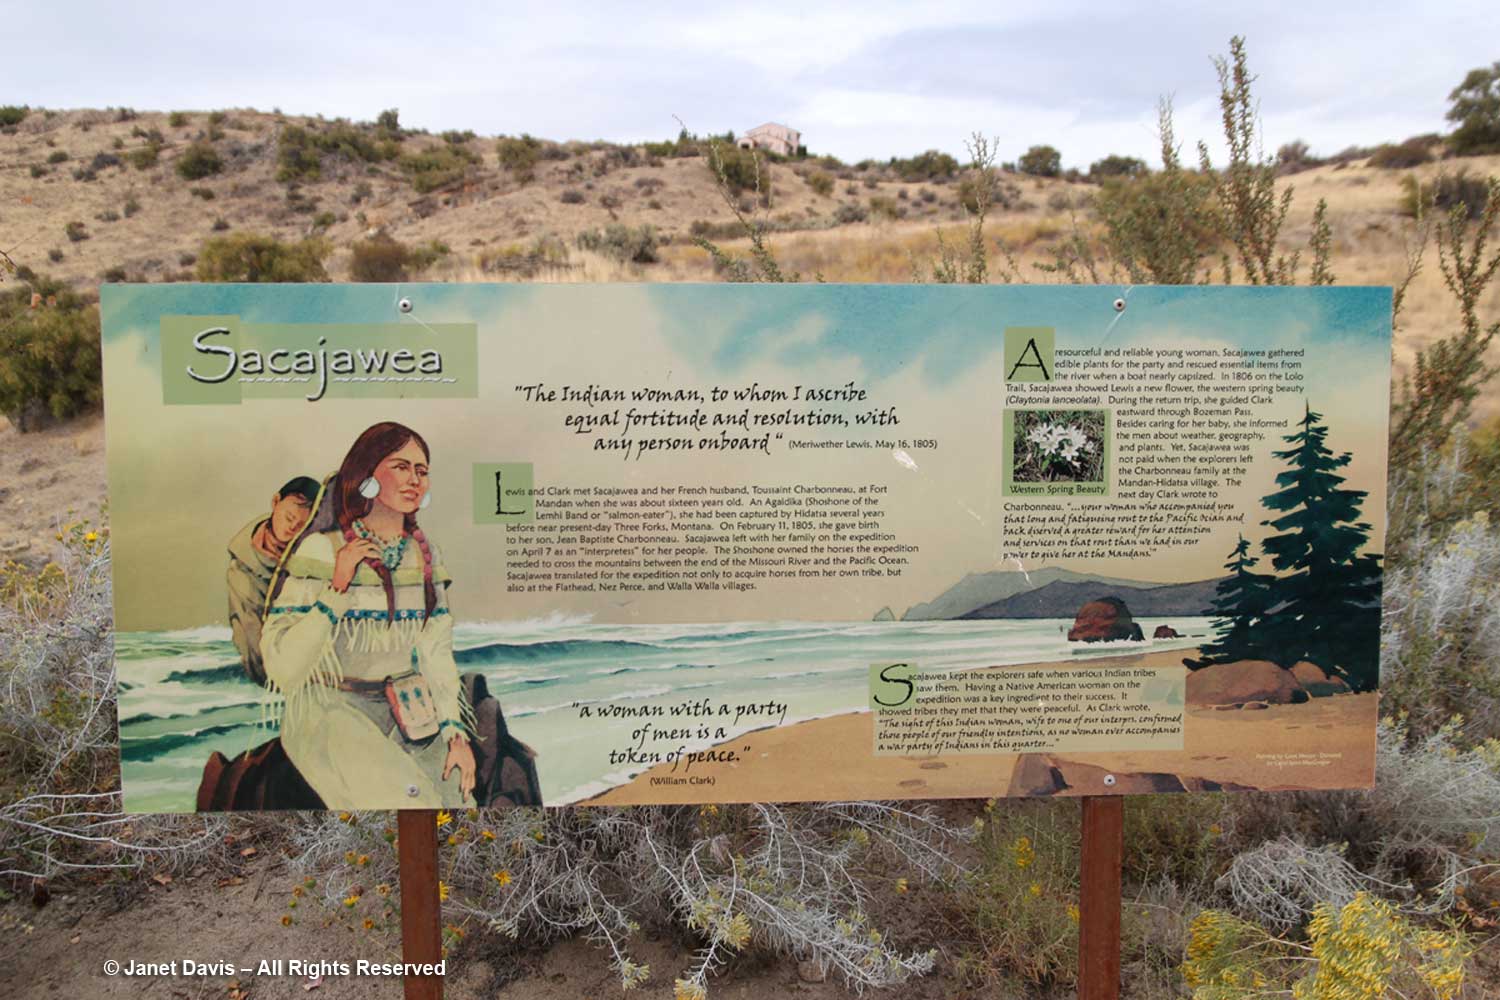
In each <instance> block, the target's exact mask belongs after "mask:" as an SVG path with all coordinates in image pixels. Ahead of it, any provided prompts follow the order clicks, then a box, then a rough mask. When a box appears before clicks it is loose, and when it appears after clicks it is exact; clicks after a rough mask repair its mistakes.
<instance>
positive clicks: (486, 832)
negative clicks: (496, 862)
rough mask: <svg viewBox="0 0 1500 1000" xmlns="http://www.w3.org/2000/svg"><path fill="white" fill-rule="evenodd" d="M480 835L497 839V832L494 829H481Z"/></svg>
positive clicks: (487, 838) (486, 838) (488, 838)
mask: <svg viewBox="0 0 1500 1000" xmlns="http://www.w3.org/2000/svg"><path fill="white" fill-rule="evenodd" d="M479 835H480V836H481V837H483V838H484V839H485V840H494V839H495V832H494V831H493V830H480V831H479Z"/></svg>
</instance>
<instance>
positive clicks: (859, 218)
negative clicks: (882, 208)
mask: <svg viewBox="0 0 1500 1000" xmlns="http://www.w3.org/2000/svg"><path fill="white" fill-rule="evenodd" d="M869 217H870V213H869V212H867V211H866V210H865V207H864V206H863V205H861V204H859V203H858V202H853V201H846V202H844V203H843V204H841V205H839V207H838V208H835V209H834V210H833V221H834V222H837V223H838V224H839V225H841V226H847V225H849V224H850V223H853V222H864V221H865V220H866V219H868V218H869Z"/></svg>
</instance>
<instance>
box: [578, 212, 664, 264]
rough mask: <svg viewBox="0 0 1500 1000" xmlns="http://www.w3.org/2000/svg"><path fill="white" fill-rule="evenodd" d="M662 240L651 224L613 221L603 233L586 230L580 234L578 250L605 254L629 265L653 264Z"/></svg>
mask: <svg viewBox="0 0 1500 1000" xmlns="http://www.w3.org/2000/svg"><path fill="white" fill-rule="evenodd" d="M660 243H661V240H660V239H659V238H658V236H657V234H656V227H655V226H653V225H651V224H650V223H646V224H645V225H641V226H627V225H625V224H623V223H619V222H612V223H610V224H609V225H607V226H605V227H604V228H603V229H602V230H599V229H586V230H584V231H583V232H581V233H579V234H578V248H579V249H580V250H589V251H592V252H594V253H600V254H603V255H604V256H606V257H611V258H613V259H615V260H618V261H620V262H621V263H626V264H654V263H656V261H657V260H658V257H657V254H656V248H657V247H658V246H659V245H660Z"/></svg>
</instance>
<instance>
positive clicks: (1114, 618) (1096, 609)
mask: <svg viewBox="0 0 1500 1000" xmlns="http://www.w3.org/2000/svg"><path fill="white" fill-rule="evenodd" d="M1120 639H1129V640H1131V641H1133V642H1145V641H1146V637H1145V635H1143V634H1142V633H1141V627H1140V626H1139V625H1137V624H1136V622H1135V619H1133V618H1131V617H1130V609H1129V608H1127V607H1126V606H1125V602H1124V601H1122V600H1120V599H1119V598H1118V597H1104V598H1100V599H1099V600H1097V601H1089V602H1088V603H1087V604H1085V605H1084V606H1083V607H1081V608H1079V609H1078V615H1077V617H1076V618H1074V619H1073V627H1072V628H1070V629H1069V630H1068V641H1069V642H1111V641H1118V640H1120Z"/></svg>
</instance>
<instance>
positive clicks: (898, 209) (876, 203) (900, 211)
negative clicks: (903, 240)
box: [870, 195, 906, 219]
mask: <svg viewBox="0 0 1500 1000" xmlns="http://www.w3.org/2000/svg"><path fill="white" fill-rule="evenodd" d="M870 214H871V215H874V216H877V217H879V218H883V219H899V218H901V217H902V216H904V215H905V214H906V209H905V208H903V207H902V206H900V205H898V204H896V199H894V198H887V197H885V196H883V195H877V196H876V197H874V198H871V199H870Z"/></svg>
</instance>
